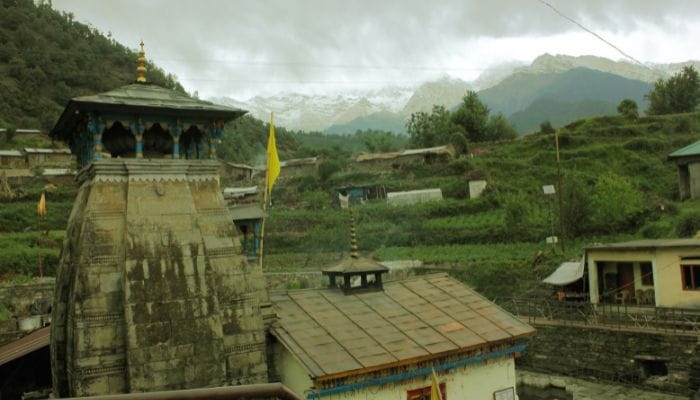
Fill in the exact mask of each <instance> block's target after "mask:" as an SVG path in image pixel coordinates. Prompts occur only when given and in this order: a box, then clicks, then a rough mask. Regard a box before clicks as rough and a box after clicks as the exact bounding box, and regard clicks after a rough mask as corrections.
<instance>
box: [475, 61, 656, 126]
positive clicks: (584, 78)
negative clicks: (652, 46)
mask: <svg viewBox="0 0 700 400" xmlns="http://www.w3.org/2000/svg"><path fill="white" fill-rule="evenodd" d="M650 90H651V85H649V84H648V83H646V82H642V81H636V80H632V79H627V78H623V77H621V76H618V75H614V74H609V73H606V72H600V71H594V70H590V69H586V68H575V69H572V70H568V71H565V72H560V73H537V74H535V73H516V74H513V75H511V76H510V77H508V78H506V79H505V80H503V81H502V82H501V83H499V84H498V85H496V86H493V87H491V88H488V89H485V90H482V91H480V92H479V98H480V99H481V100H482V101H483V102H484V103H485V104H486V105H488V106H489V108H491V110H492V111H493V112H501V113H503V114H504V115H506V116H509V117H510V120H511V121H512V122H514V123H515V124H516V126H517V128H518V131H519V132H520V133H526V132H532V126H533V124H532V120H534V119H535V118H538V119H539V121H537V124H539V123H540V122H542V121H544V120H550V121H552V122H554V121H561V122H562V123H564V122H570V121H572V120H574V119H576V118H582V117H591V116H595V115H604V114H605V113H600V112H599V111H600V110H601V109H604V108H605V107H604V106H603V104H605V103H607V104H615V105H617V104H618V103H619V102H620V101H621V100H622V99H625V98H630V99H633V100H635V101H636V102H637V104H639V107H640V109H645V108H646V105H647V103H646V100H645V99H644V95H645V94H646V93H648V92H649V91H650ZM557 102H560V103H568V105H570V106H572V107H573V108H574V110H573V111H572V110H570V109H567V108H565V107H564V106H563V105H561V104H560V105H557V106H555V107H554V108H552V107H551V106H552V105H553V103H557ZM525 114H527V116H525ZM535 126H536V125H535Z"/></svg>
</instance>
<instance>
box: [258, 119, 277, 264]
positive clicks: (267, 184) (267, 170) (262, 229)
mask: <svg viewBox="0 0 700 400" xmlns="http://www.w3.org/2000/svg"><path fill="white" fill-rule="evenodd" d="M274 117H275V113H274V112H270V132H272V129H273V128H272V127H273V124H274ZM269 135H270V134H269V133H268V142H267V146H268V148H267V159H266V160H265V165H266V167H265V193H264V194H263V207H262V209H263V216H262V224H261V226H260V273H262V272H263V251H264V248H265V244H264V243H265V219H266V218H265V212H266V211H267V201H268V200H267V197H268V195H269V193H268V192H269V191H270V148H269V147H270V137H269Z"/></svg>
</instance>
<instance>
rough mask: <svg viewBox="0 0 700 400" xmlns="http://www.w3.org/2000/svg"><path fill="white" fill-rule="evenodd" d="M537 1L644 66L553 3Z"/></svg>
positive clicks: (640, 63)
mask: <svg viewBox="0 0 700 400" xmlns="http://www.w3.org/2000/svg"><path fill="white" fill-rule="evenodd" d="M537 1H539V2H540V3H542V4H544V5H545V6H547V7H549V8H551V9H552V11H554V12H555V13H557V14H558V15H559V16H560V17H562V18H564V19H566V20H568V21H569V22H571V23H573V24H574V25H576V26H578V27H579V28H581V29H583V30H584V31H586V32H588V33H590V34H591V35H593V36H595V37H596V38H598V39H599V40H601V41H602V42H603V43H605V44H607V45H608V46H610V47H612V48H613V49H615V50H616V51H617V52H618V53H620V54H622V55H623V56H624V57H625V58H627V59H630V60H632V61H634V62H635V63H637V64H639V65H642V66H644V63H643V62H641V61H639V60H637V59H636V58H634V57H632V56H631V55H629V54H627V53H625V52H624V51H622V49H620V48H619V47H617V46H615V45H614V44H612V43H610V42H609V41H607V40H606V39H605V38H604V37H602V36H600V35H599V34H597V33H595V32H593V31H592V30H590V29H588V28H586V27H585V26H583V25H582V24H580V23H579V22H578V21H576V20H575V19H573V18H571V17H569V16H568V15H566V14H564V13H562V12H561V11H559V10H557V8H556V7H554V6H553V5H551V4H550V3H548V2H546V1H545V0H537Z"/></svg>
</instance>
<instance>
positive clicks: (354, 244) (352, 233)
mask: <svg viewBox="0 0 700 400" xmlns="http://www.w3.org/2000/svg"><path fill="white" fill-rule="evenodd" d="M350 244H351V247H350V257H352V258H354V259H357V257H358V254H357V235H356V234H355V215H354V214H352V211H351V212H350Z"/></svg>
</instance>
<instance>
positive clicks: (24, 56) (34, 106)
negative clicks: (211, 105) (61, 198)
mask: <svg viewBox="0 0 700 400" xmlns="http://www.w3.org/2000/svg"><path fill="white" fill-rule="evenodd" d="M134 46H136V43H134ZM136 56H137V54H136V53H135V52H134V51H132V50H130V49H128V48H126V47H124V46H122V45H121V44H119V43H117V42H116V41H114V40H112V39H110V38H108V37H106V36H105V35H103V34H102V33H101V32H100V31H98V30H97V29H96V28H93V27H90V26H87V25H85V24H82V23H79V22H77V21H75V20H74V17H73V15H72V14H71V13H59V12H58V11H56V10H54V9H52V7H51V3H50V2H48V1H42V2H36V3H35V2H34V1H32V0H0V127H14V128H38V129H42V130H43V131H45V132H46V131H48V130H50V129H51V128H52V127H53V125H54V124H55V123H56V121H57V120H58V117H59V115H60V113H61V112H62V111H63V108H64V107H65V106H66V104H67V102H68V100H69V99H71V98H73V97H76V96H82V95H88V94H94V93H99V92H104V91H108V90H111V89H114V88H117V87H120V86H123V85H127V84H129V83H132V82H133V81H134V80H135V78H136ZM147 79H148V81H149V82H152V83H155V84H157V85H161V86H164V87H168V88H171V89H176V90H179V91H182V92H184V89H183V88H182V86H181V85H180V84H179V83H178V82H177V79H176V78H175V77H174V76H172V75H169V74H166V73H165V72H163V70H162V69H160V68H158V67H157V66H155V65H152V64H149V65H148V74H147Z"/></svg>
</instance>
